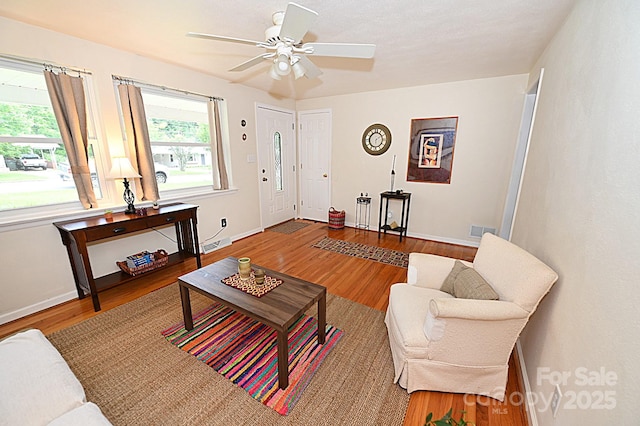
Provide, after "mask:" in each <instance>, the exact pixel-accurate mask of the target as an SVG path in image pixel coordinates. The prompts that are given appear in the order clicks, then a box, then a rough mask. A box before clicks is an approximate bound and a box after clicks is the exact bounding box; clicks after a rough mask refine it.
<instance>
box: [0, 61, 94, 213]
mask: <svg viewBox="0 0 640 426" xmlns="http://www.w3.org/2000/svg"><path fill="white" fill-rule="evenodd" d="M54 71H55V72H59V71H58V70H57V69H56V68H54ZM70 73H75V72H71V71H70ZM82 78H83V81H84V86H85V96H86V99H87V121H88V123H87V124H88V131H89V147H88V150H89V168H90V170H91V176H92V182H93V188H94V192H95V195H96V198H98V199H101V198H102V191H101V187H100V180H101V177H100V176H99V175H98V169H99V168H98V167H96V156H97V154H98V151H99V149H98V146H97V138H96V126H95V122H94V117H93V112H92V104H91V101H92V91H91V84H90V79H91V75H90V74H88V73H83V74H82ZM0 156H2V157H0V212H4V213H7V212H8V213H11V211H13V213H17V212H18V211H19V209H32V210H33V209H37V211H38V212H41V213H43V214H46V212H47V211H52V210H54V211H58V210H59V209H60V208H61V207H62V205H64V204H67V205H68V207H69V208H73V207H78V206H80V202H79V201H78V193H77V191H76V189H75V185H74V182H73V178H72V176H71V172H70V169H69V160H68V159H67V154H66V151H65V148H64V145H63V143H62V139H61V138H60V130H59V129H58V124H57V122H56V118H55V116H54V113H53V109H52V107H51V101H50V99H49V93H48V91H47V85H46V83H45V79H44V75H43V66H42V65H36V64H35V62H31V61H21V60H18V59H15V60H14V59H8V58H0ZM20 212H21V213H22V210H20Z"/></svg>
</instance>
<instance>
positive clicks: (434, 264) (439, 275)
mask: <svg viewBox="0 0 640 426" xmlns="http://www.w3.org/2000/svg"><path fill="white" fill-rule="evenodd" d="M455 261H456V259H453V258H450V257H444V256H438V255H435V254H427V253H410V254H409V268H408V271H407V283H408V284H410V285H415V286H418V287H427V288H434V289H436V290H440V287H441V286H442V283H443V282H444V280H445V278H447V275H449V272H451V269H452V268H453V265H454V263H455ZM461 262H462V263H464V264H465V265H466V266H469V267H471V266H472V264H471V263H470V262H466V261H464V260H461Z"/></svg>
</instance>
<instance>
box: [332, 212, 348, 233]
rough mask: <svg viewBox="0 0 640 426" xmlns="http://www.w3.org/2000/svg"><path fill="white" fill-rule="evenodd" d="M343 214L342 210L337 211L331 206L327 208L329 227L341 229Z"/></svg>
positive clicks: (342, 226)
mask: <svg viewBox="0 0 640 426" xmlns="http://www.w3.org/2000/svg"><path fill="white" fill-rule="evenodd" d="M345 216H346V213H345V211H344V210H342V211H338V210H336V209H334V208H333V207H331V208H330V209H329V229H343V228H344V218H345Z"/></svg>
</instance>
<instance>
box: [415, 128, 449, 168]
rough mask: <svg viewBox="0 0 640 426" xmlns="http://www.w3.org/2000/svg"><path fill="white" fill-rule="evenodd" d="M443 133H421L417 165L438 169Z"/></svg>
mask: <svg viewBox="0 0 640 426" xmlns="http://www.w3.org/2000/svg"><path fill="white" fill-rule="evenodd" d="M443 139H444V135H421V136H420V158H419V161H418V167H419V168H422V169H438V168H440V162H441V160H442V140H443Z"/></svg>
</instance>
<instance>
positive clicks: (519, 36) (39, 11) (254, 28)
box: [0, 0, 576, 99]
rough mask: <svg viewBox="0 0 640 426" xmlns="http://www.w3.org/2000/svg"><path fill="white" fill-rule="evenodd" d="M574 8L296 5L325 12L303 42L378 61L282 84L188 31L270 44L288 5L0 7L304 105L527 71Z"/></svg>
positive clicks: (19, 2) (248, 51)
mask: <svg viewBox="0 0 640 426" xmlns="http://www.w3.org/2000/svg"><path fill="white" fill-rule="evenodd" d="M575 1H576V0H396V1H390V0H369V1H365V0H360V1H357V2H356V1H354V0H351V1H348V0H298V1H297V3H299V4H301V5H303V6H305V7H308V8H310V9H313V10H315V11H317V12H318V13H319V15H320V16H319V17H318V19H317V21H316V23H315V24H314V25H313V27H312V28H311V29H310V31H309V33H307V35H306V36H305V37H304V39H303V41H305V42H309V41H317V42H325V43H373V44H376V46H377V48H376V54H375V57H374V59H346V58H327V57H323V58H320V57H311V59H312V60H313V61H314V62H315V63H316V65H318V66H319V67H320V68H321V69H322V70H323V72H324V74H323V75H321V76H320V77H319V78H318V79H314V80H308V79H306V78H301V79H299V80H294V79H293V76H289V77H288V78H284V79H283V80H282V81H275V80H273V79H271V78H270V77H269V76H268V75H267V71H268V67H269V63H268V62H266V61H265V62H264V63H263V64H260V65H257V66H255V67H253V68H251V69H249V70H246V71H243V72H235V73H232V72H228V71H227V70H228V69H230V68H233V67H234V66H235V65H237V64H239V63H241V62H243V61H245V60H247V59H250V58H252V57H254V56H257V55H258V54H260V53H263V50H262V49H259V48H256V47H253V46H248V45H240V44H234V43H226V42H219V41H211V40H202V39H196V38H191V37H186V36H185V34H186V33H187V32H189V31H193V32H203V33H210V34H216V35H226V36H231V37H238V38H244V39H251V40H263V39H264V30H265V29H266V28H267V27H269V26H271V25H272V23H271V15H272V13H273V12H275V11H278V10H284V9H285V8H286V4H287V1H286V0H233V1H220V0H219V1H214V0H108V1H105V0H59V1H47V0H1V1H0V16H5V17H7V18H10V19H14V20H18V21H22V22H25V23H28V24H32V25H37V26H40V27H44V28H48V29H51V30H55V31H58V32H61V33H66V34H69V35H72V36H76V37H80V38H83V39H87V40H91V41H94V42H97V43H101V44H105V45H108V46H112V47H115V48H118V49H121V50H126V51H130V52H134V53H136V54H139V55H143V56H147V57H152V58H156V59H160V60H163V61H166V62H171V63H175V64H179V65H181V66H184V67H187V68H191V69H195V70H199V71H202V72H204V73H207V74H211V75H213V76H216V77H219V78H222V79H225V80H229V81H231V82H233V83H237V84H243V85H246V86H250V87H255V88H259V89H262V90H265V91H268V92H270V93H272V94H274V95H276V96H281V97H288V98H294V99H306V98H315V97H320V96H330V95H338V94H345V93H355V92H364V91H372V90H381V89H392V88H398V87H410V86H419V85H425V84H433V83H442V82H447V81H459V80H470V79H477V78H486V77H495V76H503V75H511V74H522V73H527V72H529V71H530V69H531V67H532V66H533V65H534V63H535V61H536V60H537V59H538V57H539V56H540V54H541V53H542V52H543V50H544V48H545V46H546V45H547V43H548V42H549V40H550V39H551V37H552V36H553V35H554V33H555V32H556V30H557V29H558V28H559V26H560V24H561V23H562V22H563V21H564V19H565V17H566V16H567V14H568V12H569V11H570V9H571V7H572V6H573V4H574V3H575ZM37 59H52V60H53V59H55V58H37ZM66 65H75V66H81V65H82V64H66Z"/></svg>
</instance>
